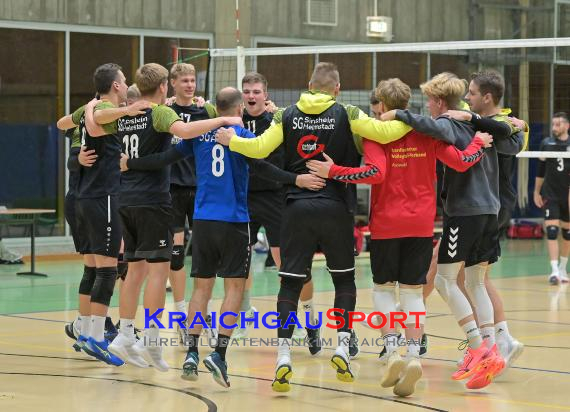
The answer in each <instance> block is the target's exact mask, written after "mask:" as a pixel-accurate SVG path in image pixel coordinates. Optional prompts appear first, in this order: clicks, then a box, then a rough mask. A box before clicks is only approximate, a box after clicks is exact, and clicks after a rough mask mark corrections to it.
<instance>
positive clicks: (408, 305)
mask: <svg viewBox="0 0 570 412" xmlns="http://www.w3.org/2000/svg"><path fill="white" fill-rule="evenodd" d="M400 304H401V305H402V309H403V310H404V311H406V312H408V320H406V325H411V324H415V323H416V319H418V320H419V324H420V325H425V323H426V315H413V316H410V312H425V311H426V306H425V304H424V296H423V290H422V288H421V287H420V288H402V287H400Z"/></svg>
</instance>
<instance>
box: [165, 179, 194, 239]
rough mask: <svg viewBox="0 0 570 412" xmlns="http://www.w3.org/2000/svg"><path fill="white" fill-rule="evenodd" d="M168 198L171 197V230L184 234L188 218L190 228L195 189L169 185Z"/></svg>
mask: <svg viewBox="0 0 570 412" xmlns="http://www.w3.org/2000/svg"><path fill="white" fill-rule="evenodd" d="M170 196H171V197H172V214H173V221H172V230H173V231H174V233H180V232H184V228H185V227H186V218H188V224H189V225H190V228H192V217H193V216H194V201H195V200H196V188H195V187H185V186H178V185H170Z"/></svg>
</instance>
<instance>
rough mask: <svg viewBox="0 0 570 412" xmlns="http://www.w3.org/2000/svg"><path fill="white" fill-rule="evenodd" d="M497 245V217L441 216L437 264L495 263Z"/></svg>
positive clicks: (470, 264) (468, 264)
mask: <svg viewBox="0 0 570 412" xmlns="http://www.w3.org/2000/svg"><path fill="white" fill-rule="evenodd" d="M498 244H499V227H498V223H497V215H476V216H451V217H450V216H444V218H443V234H442V236H441V244H440V245H439V255H438V259H437V263H443V264H445V263H456V262H465V266H467V267H469V266H473V265H476V264H478V263H481V262H496V261H497V256H498V253H499V251H498Z"/></svg>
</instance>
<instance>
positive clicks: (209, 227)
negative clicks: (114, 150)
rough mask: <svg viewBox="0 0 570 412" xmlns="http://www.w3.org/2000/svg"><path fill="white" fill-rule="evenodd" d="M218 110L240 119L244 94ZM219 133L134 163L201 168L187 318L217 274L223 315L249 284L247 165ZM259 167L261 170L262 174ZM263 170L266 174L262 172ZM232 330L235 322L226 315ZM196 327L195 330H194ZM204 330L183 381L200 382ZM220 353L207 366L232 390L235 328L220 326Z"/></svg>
mask: <svg viewBox="0 0 570 412" xmlns="http://www.w3.org/2000/svg"><path fill="white" fill-rule="evenodd" d="M216 109H217V111H218V114H219V115H221V116H227V115H230V114H231V115H232V116H241V115H242V112H243V104H242V95H241V93H240V92H239V91H238V90H237V89H234V88H225V89H222V90H221V91H220V92H219V93H218V95H217V96H216ZM233 128H234V130H235V132H236V134H238V135H239V136H242V137H246V138H253V137H255V135H254V134H253V133H251V132H249V131H247V130H245V129H244V128H242V127H239V126H234V127H233ZM214 135H215V133H214V132H209V133H207V134H205V135H203V136H201V137H199V138H197V139H194V140H192V141H182V142H180V143H178V144H177V145H176V147H175V149H174V150H170V151H169V152H165V153H163V154H157V155H151V156H147V158H146V159H145V158H139V159H129V160H128V161H126V166H127V167H128V169H143V170H144V169H147V170H148V169H153V168H160V167H164V165H165V164H166V163H171V162H173V161H177V160H180V159H181V158H182V157H185V156H186V157H187V156H193V157H194V159H195V163H196V177H197V191H196V203H195V208H194V216H193V218H194V224H193V235H192V272H191V273H192V277H194V278H195V280H194V290H193V294H192V298H191V300H190V304H189V310H188V312H189V313H188V319H194V317H195V314H196V313H197V312H200V313H206V308H207V303H208V300H209V299H210V297H211V294H212V287H213V286H214V281H215V277H216V275H217V276H219V277H222V278H224V283H225V290H226V295H225V298H224V302H223V303H222V307H221V310H220V312H221V313H224V312H230V311H231V312H237V311H238V310H239V308H240V304H241V299H242V294H243V290H244V286H245V281H246V279H247V276H248V272H249V264H250V249H249V240H250V239H249V238H250V236H249V213H248V203H247V194H248V180H249V171H248V162H250V161H251V160H250V159H246V158H245V157H244V156H242V155H240V154H237V153H233V152H231V151H229V150H228V149H227V148H225V147H223V146H221V145H219V144H217V143H216V141H215V138H214ZM258 162H259V161H256V163H254V167H256V170H257V171H258V172H261V173H263V174H265V175H271V176H272V178H273V179H275V180H278V181H283V182H294V181H295V179H296V175H295V174H293V173H290V172H286V171H283V170H281V169H279V168H278V167H276V166H273V165H270V164H269V163H267V162H261V163H258ZM258 167H259V169H257V168H258ZM261 168H264V169H263V172H262V171H261ZM225 319H226V320H225V323H226V324H227V325H231V324H233V323H234V322H235V321H236V318H234V317H231V316H227V317H226V318H225ZM190 326H192V325H190ZM201 329H202V328H201V325H194V327H191V328H189V330H188V339H187V343H188V346H189V348H188V354H187V356H186V360H185V362H184V366H183V375H182V378H183V379H186V380H192V381H194V380H196V379H198V361H199V358H198V341H199V337H200V332H201ZM219 332H220V334H219V336H218V340H217V344H216V348H215V351H214V352H213V353H212V354H210V355H209V356H208V357H207V358H206V359H205V360H204V364H205V365H206V367H207V368H208V369H209V370H210V371H212V373H213V374H214V378H215V380H216V382H218V383H219V384H220V385H222V386H224V387H229V386H230V383H229V379H228V375H227V363H226V361H225V354H226V349H227V345H228V342H229V340H230V336H231V333H232V329H225V328H223V327H220V329H219Z"/></svg>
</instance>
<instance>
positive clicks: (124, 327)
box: [119, 318, 135, 340]
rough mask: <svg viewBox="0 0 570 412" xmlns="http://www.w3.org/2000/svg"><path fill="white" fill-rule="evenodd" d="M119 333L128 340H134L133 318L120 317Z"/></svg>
mask: <svg viewBox="0 0 570 412" xmlns="http://www.w3.org/2000/svg"><path fill="white" fill-rule="evenodd" d="M119 333H120V334H121V335H123V336H124V337H126V338H128V339H129V340H135V320H134V319H123V318H121V328H120V329H119Z"/></svg>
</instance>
